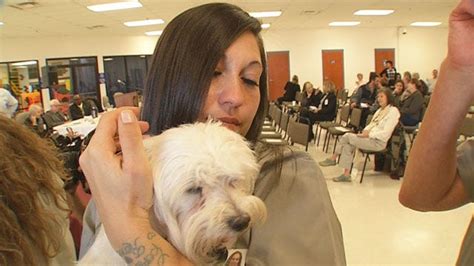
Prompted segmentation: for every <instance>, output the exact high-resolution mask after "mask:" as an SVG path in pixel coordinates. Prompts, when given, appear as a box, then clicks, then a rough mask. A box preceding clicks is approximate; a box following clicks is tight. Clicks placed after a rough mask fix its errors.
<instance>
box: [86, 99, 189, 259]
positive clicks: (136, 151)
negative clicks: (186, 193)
mask: <svg viewBox="0 0 474 266" xmlns="http://www.w3.org/2000/svg"><path fill="white" fill-rule="evenodd" d="M138 113H139V109H138V108H121V109H118V110H116V111H114V112H109V113H107V114H104V115H103V116H102V117H101V120H100V122H99V124H98V126H97V129H96V132H95V134H94V136H93V138H92V139H91V142H90V143H89V146H88V147H87V149H86V150H85V152H84V153H83V154H82V156H81V158H80V165H81V168H82V170H83V171H84V173H85V175H86V177H87V181H88V183H89V186H90V189H91V191H92V194H93V195H94V201H95V203H96V205H97V211H98V213H99V216H100V218H101V220H102V224H103V226H104V229H105V232H106V234H107V237H108V239H109V241H110V243H111V245H112V247H113V248H114V249H115V250H116V251H117V253H118V254H119V255H121V256H122V257H123V258H124V260H125V261H126V262H127V264H131V265H136V264H139V263H140V262H141V261H142V260H143V259H144V258H145V257H146V258H147V259H150V258H151V259H152V263H151V264H156V265H189V264H190V262H189V261H188V260H187V259H186V258H185V257H184V256H183V255H181V254H180V253H179V252H178V251H177V250H176V249H175V248H174V247H173V246H172V245H171V244H169V243H168V242H167V241H166V240H165V239H163V238H162V237H161V236H160V235H159V234H158V233H157V232H155V231H154V230H153V228H152V226H151V225H150V219H149V214H150V213H152V210H151V208H152V205H153V199H152V195H153V179H152V172H151V167H150V165H149V163H148V159H147V156H146V154H145V149H144V147H143V142H142V131H143V132H144V131H146V130H147V129H148V124H147V123H144V122H138V121H137V118H136V116H137V115H138ZM117 134H118V136H119V143H116V142H115V141H114V136H116V135H117ZM117 144H120V147H121V155H118V153H117V152H118V148H117V146H119V145H117ZM130 245H133V246H136V247H137V248H140V249H141V250H142V251H143V252H142V255H141V256H139V257H137V258H134V259H132V257H131V256H130V255H132V254H128V253H127V250H129V249H127V247H129V246H130Z"/></svg>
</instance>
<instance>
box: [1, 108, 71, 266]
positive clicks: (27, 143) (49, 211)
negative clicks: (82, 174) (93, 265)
mask: <svg viewBox="0 0 474 266" xmlns="http://www.w3.org/2000/svg"><path fill="white" fill-rule="evenodd" d="M0 128H1V129H2V130H0V154H2V159H1V160H0V176H1V180H0V213H1V214H2V218H1V219H0V265H50V264H53V265H72V264H74V261H75V259H76V255H75V252H74V242H73V240H72V236H71V234H70V232H69V220H68V214H69V211H68V207H67V204H66V195H65V191H64V190H63V188H62V181H61V179H60V177H64V176H65V173H64V170H63V166H62V163H61V162H60V161H59V160H58V159H57V156H56V152H55V150H54V149H53V148H52V147H50V146H49V145H47V144H46V142H44V141H43V140H41V139H40V138H39V137H38V136H36V135H35V134H34V133H32V132H30V131H29V130H28V129H26V128H25V127H23V126H21V125H20V124H17V123H15V122H14V121H12V120H10V119H8V118H5V117H3V116H0Z"/></svg>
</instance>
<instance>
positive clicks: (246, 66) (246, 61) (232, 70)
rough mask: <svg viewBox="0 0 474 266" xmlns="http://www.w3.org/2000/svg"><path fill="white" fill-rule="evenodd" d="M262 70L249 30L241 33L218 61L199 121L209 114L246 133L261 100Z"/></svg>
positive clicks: (254, 41)
mask: <svg viewBox="0 0 474 266" xmlns="http://www.w3.org/2000/svg"><path fill="white" fill-rule="evenodd" d="M262 71H263V65H262V62H261V59H260V50H259V47H258V44H257V39H256V37H255V35H253V34H252V33H250V32H247V33H244V34H242V35H241V36H240V37H239V38H238V39H237V40H235V42H234V43H232V44H231V46H229V48H228V49H227V50H226V51H225V54H224V56H223V57H222V58H221V60H220V61H219V63H218V64H217V67H216V70H215V71H214V77H213V79H212V81H211V86H210V88H209V92H208V95H207V99H206V101H205V104H204V109H203V110H202V112H201V115H200V121H205V120H206V119H207V118H208V117H209V116H211V117H212V118H214V119H217V120H220V121H221V122H222V123H223V124H224V126H225V127H227V128H229V129H230V130H233V131H235V132H237V133H239V134H241V135H242V136H245V135H246V134H247V132H248V131H249V129H250V126H251V125H252V122H253V119H254V117H255V114H256V113H257V109H258V105H259V103H260V90H259V83H260V76H261V75H262Z"/></svg>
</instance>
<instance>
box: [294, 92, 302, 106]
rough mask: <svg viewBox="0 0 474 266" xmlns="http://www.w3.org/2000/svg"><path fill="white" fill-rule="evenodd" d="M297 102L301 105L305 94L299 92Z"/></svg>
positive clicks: (296, 97) (296, 96)
mask: <svg viewBox="0 0 474 266" xmlns="http://www.w3.org/2000/svg"><path fill="white" fill-rule="evenodd" d="M295 100H296V101H297V102H299V103H300V102H301V101H302V100H303V93H302V92H299V91H297V92H296V95H295Z"/></svg>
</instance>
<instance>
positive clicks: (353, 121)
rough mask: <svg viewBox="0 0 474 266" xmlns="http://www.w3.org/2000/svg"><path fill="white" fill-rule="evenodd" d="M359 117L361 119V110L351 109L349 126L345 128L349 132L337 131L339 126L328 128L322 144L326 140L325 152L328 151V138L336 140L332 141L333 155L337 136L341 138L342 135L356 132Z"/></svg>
mask: <svg viewBox="0 0 474 266" xmlns="http://www.w3.org/2000/svg"><path fill="white" fill-rule="evenodd" d="M361 117H362V109H359V108H354V109H352V113H351V116H350V119H349V125H348V127H345V128H347V129H349V131H342V130H339V129H337V127H339V126H335V127H330V128H329V129H328V134H326V138H325V141H324V143H326V139H327V145H326V151H325V152H328V150H329V142H330V137H332V136H335V137H336V140H335V141H334V149H333V153H334V152H335V151H336V146H337V141H338V140H339V136H342V135H344V134H346V133H348V132H352V133H353V132H356V130H357V129H358V128H359V126H360V121H361ZM323 150H324V146H323Z"/></svg>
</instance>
